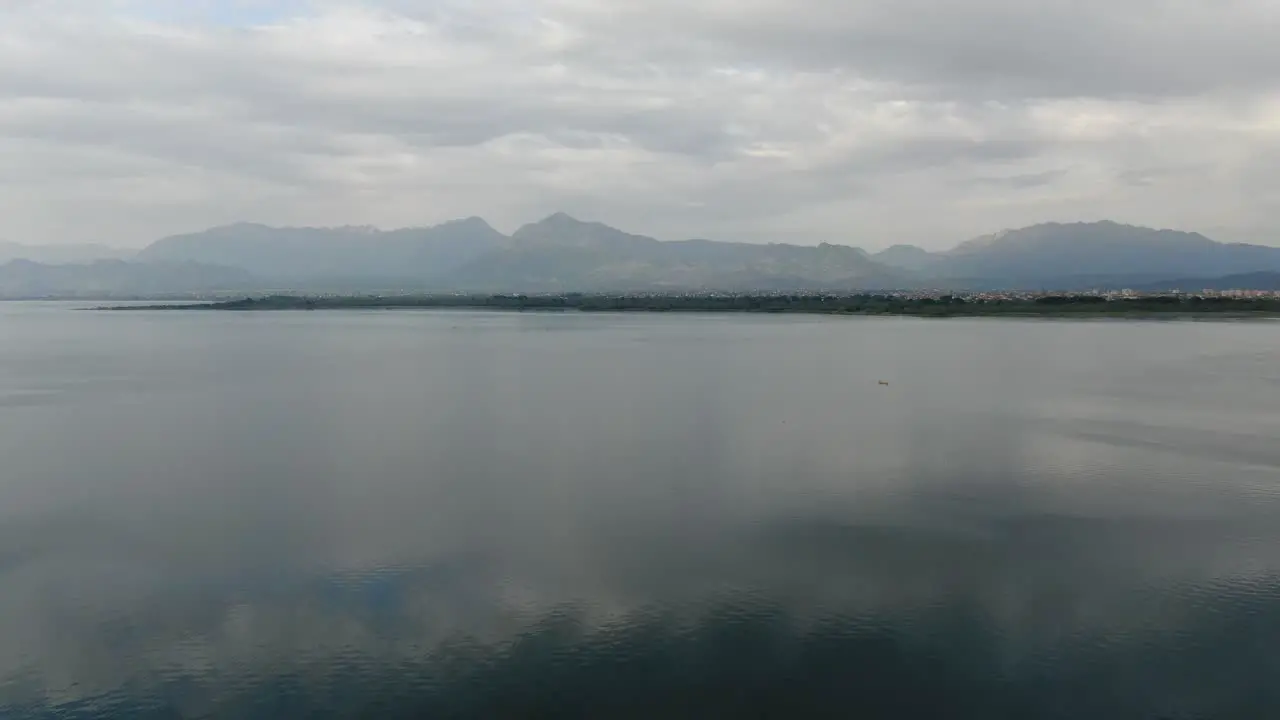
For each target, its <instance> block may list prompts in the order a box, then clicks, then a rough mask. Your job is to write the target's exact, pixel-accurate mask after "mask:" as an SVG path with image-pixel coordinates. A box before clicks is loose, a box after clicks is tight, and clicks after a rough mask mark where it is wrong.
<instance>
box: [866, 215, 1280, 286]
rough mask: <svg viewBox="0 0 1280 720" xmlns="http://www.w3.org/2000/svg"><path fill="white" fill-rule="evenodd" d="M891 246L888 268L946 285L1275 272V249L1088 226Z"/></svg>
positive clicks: (1088, 282) (1279, 266)
mask: <svg viewBox="0 0 1280 720" xmlns="http://www.w3.org/2000/svg"><path fill="white" fill-rule="evenodd" d="M908 248H909V246H908V247H904V246H897V247H896V248H890V249H889V250H886V251H884V252H882V253H879V254H878V255H876V256H875V257H876V259H877V260H880V261H881V262H884V263H886V264H889V265H894V266H897V267H900V268H904V269H911V270H915V271H919V272H922V273H925V274H928V275H930V276H933V277H935V278H939V279H940V280H939V282H944V283H948V284H953V285H965V284H966V283H970V284H973V283H976V284H978V285H982V286H995V287H1031V286H1055V287H1062V288H1070V287H1086V286H1092V285H1098V284H1114V283H1116V282H1121V283H1149V282H1153V281H1157V280H1161V279H1167V278H1173V277H1218V276H1223V275H1230V274H1235V273H1247V272H1254V271H1264V270H1265V271H1280V248H1274V247H1266V246H1261V245H1246V244H1239V243H1235V244H1227V243H1219V242H1215V241H1213V240H1210V239H1209V238H1207V237H1205V236H1203V235H1201V234H1199V233H1191V232H1180V231H1176V230H1153V229H1151V228H1144V227H1136V226H1133V225H1122V224H1119V223H1115V222H1109V221H1103V222H1095V223H1046V224H1042V225H1033V226H1031V227H1026V228H1021V229H1018V230H1005V231H1002V232H999V233H995V234H992V235H986V236H983V237H979V238H975V239H973V240H969V241H968V242H964V243H961V244H960V245H958V246H957V247H955V248H954V249H952V250H949V251H946V252H940V253H924V254H923V255H922V254H921V253H923V251H919V249H918V248H909V249H908Z"/></svg>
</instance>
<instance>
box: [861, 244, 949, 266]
mask: <svg viewBox="0 0 1280 720" xmlns="http://www.w3.org/2000/svg"><path fill="white" fill-rule="evenodd" d="M871 258H872V259H873V260H875V261H876V262H878V263H881V264H883V265H888V266H889V267H895V268H901V269H903V270H910V271H912V272H929V271H931V270H932V269H933V268H934V267H936V266H938V265H939V264H940V263H941V261H942V255H941V254H940V253H931V252H929V251H928V250H925V249H924V248H920V247H916V246H915V245H894V246H892V247H888V248H885V249H884V250H881V251H880V252H878V253H875V254H873V255H872V256H871Z"/></svg>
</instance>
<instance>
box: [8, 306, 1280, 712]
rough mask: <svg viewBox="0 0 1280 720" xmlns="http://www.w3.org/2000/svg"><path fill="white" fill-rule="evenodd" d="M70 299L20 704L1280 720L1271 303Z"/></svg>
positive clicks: (25, 559) (40, 441)
mask: <svg viewBox="0 0 1280 720" xmlns="http://www.w3.org/2000/svg"><path fill="white" fill-rule="evenodd" d="M74 307H75V306H73V305H60V304H38V303H7V304H5V303H0V718H6V719H8V718H98V717H108V718H114V717H118V718H288V717H307V718H324V717H379V718H383V717H385V718H397V717H432V718H436V717H439V718H450V717H459V718H463V717H465V718H471V717H480V718H505V717H511V718H536V717H546V718H566V717H591V718H597V717H610V718H613V717H619V718H627V717H664V718H669V717H697V718H706V717H780V718H796V717H842V718H843V717H857V718H983V719H987V718H1177V719H1179V720H1181V719H1186V718H1272V717H1280V323H1269V322H1251V323H1196V322H1109V321H1093V322H1069V321H1025V322H1024V321H1008V320H946V321H928V320H915V319H879V318H822V317H784V318H776V317H743V316H731V315H722V316H716V315H689V316H668V315H594V314H592V315H578V314H537V313H524V314H520V313H511V314H503V313H483V312H466V311H457V312H449V311H439V312H417V311H369V312H316V313H175V312H168V313H166V312H137V313H94V312H78V311H75V310H74V309H73V308H74ZM882 380H883V381H885V382H887V383H888V385H882V384H880V381H882Z"/></svg>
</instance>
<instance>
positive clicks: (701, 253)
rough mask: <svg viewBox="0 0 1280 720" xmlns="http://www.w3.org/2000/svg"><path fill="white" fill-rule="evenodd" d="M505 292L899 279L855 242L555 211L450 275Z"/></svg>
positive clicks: (874, 284) (826, 284) (887, 282)
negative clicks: (660, 234)
mask: <svg viewBox="0 0 1280 720" xmlns="http://www.w3.org/2000/svg"><path fill="white" fill-rule="evenodd" d="M453 281H454V283H455V284H456V285H457V286H459V287H465V288H475V289H507V290H526V291H531V290H659V289H700V288H703V289H801V288H831V289H851V288H886V287H895V286H897V285H898V284H900V283H901V282H902V275H901V273H895V272H894V271H891V270H889V269H888V268H886V267H884V266H882V265H880V264H879V263H876V262H874V261H873V260H871V259H870V258H869V257H868V256H867V254H866V253H865V252H864V251H862V250H859V249H857V248H852V247H844V246H836V245H820V246H817V247H808V246H798V245H777V244H772V245H757V244H748V243H727V242H711V241H709V240H683V241H674V242H661V241H658V240H655V239H654V238H651V237H645V236H643V235H632V234H630V233H626V232H623V231H621V230H618V229H616V228H612V227H609V226H608V225H604V224H601V223H596V222H583V221H580V220H576V219H574V218H571V217H569V216H568V215H565V214H564V213H556V214H555V215H552V216H550V217H548V218H546V219H545V220H542V221H540V222H536V223H532V224H529V225H525V226H524V227H522V228H520V229H519V230H517V231H516V232H515V234H514V235H512V238H511V242H509V243H507V244H506V245H505V246H504V247H503V248H502V249H500V250H498V251H495V252H492V253H489V254H486V255H483V256H481V257H479V258H476V259H475V260H473V261H472V262H470V263H468V264H466V265H464V266H463V267H462V268H460V269H459V271H458V273H456V274H455V276H454V278H453Z"/></svg>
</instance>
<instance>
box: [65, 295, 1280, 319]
mask: <svg viewBox="0 0 1280 720" xmlns="http://www.w3.org/2000/svg"><path fill="white" fill-rule="evenodd" d="M87 309H93V310H103V311H128V310H135V311H136V310H147V311H156V310H163V311H195V310H205V311H222V312H228V311H233V312H282V311H314V310H500V311H507V312H584V313H599V312H613V313H709V314H730V313H732V314H762V315H833V316H844V317H918V318H924V319H954V318H1012V319H1064V320H1183V321H1205V320H1217V321H1229V320H1230V321H1240V320H1267V319H1280V301H1277V300H1274V299H1265V298H1264V299H1247V298H1245V299H1236V298H1212V299H1205V298H1178V297H1155V298H1136V299H1125V300H1107V301H1102V300H1101V299H1099V298H1096V297H1095V296H1048V297H1043V298H1038V299H1034V300H1014V301H1003V300H1002V301H965V300H962V299H955V298H946V299H945V300H938V299H933V298H911V299H902V298H895V297H891V296H882V295H790V296H788V295H767V296H755V295H726V296H720V295H691V296H683V295H681V296H674V295H672V296H667V295H655V296H650V295H637V296H611V295H585V294H584V295H577V294H572V295H564V296H524V295H489V296H480V295H466V296H439V295H432V296H426V295H423V296H391V297H386V296H339V297H305V296H286V295H277V296H268V297H262V298H252V297H247V298H243V299H240V300H229V301H220V302H186V303H157V304H147V305H114V306H98V307H94V308H87Z"/></svg>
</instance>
